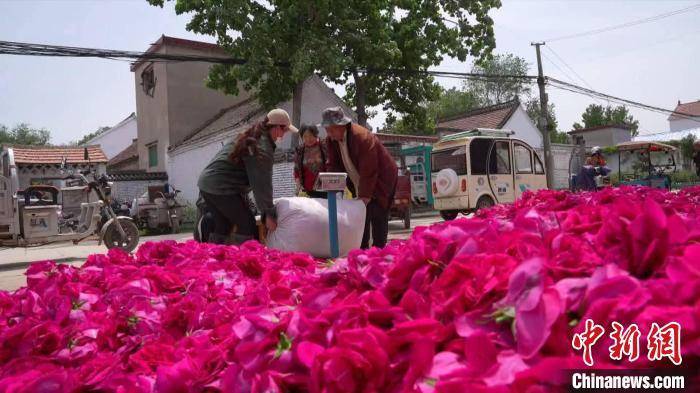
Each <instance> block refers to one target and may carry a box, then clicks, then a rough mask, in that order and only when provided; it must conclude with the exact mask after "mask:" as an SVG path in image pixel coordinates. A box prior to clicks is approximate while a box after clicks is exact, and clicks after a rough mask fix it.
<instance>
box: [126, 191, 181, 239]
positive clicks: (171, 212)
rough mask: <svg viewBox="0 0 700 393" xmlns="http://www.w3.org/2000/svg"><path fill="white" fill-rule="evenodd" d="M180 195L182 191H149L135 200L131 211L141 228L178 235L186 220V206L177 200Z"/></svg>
mask: <svg viewBox="0 0 700 393" xmlns="http://www.w3.org/2000/svg"><path fill="white" fill-rule="evenodd" d="M168 188H169V186H168ZM179 193H180V190H175V189H173V191H172V192H166V191H165V190H161V191H157V192H153V190H149V192H146V193H144V195H142V196H141V197H140V198H136V199H134V202H133V208H130V210H131V211H132V212H133V214H132V215H133V217H134V219H135V220H136V223H137V224H138V226H139V228H141V229H147V230H167V231H169V232H171V233H178V232H179V231H180V226H181V224H182V221H183V219H184V214H183V210H184V206H183V205H182V204H181V203H180V202H179V201H178V200H177V195H178V194H179Z"/></svg>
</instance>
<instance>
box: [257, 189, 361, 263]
mask: <svg viewBox="0 0 700 393" xmlns="http://www.w3.org/2000/svg"><path fill="white" fill-rule="evenodd" d="M337 206H338V246H339V247H338V249H339V251H340V256H346V255H347V254H348V252H350V250H354V249H356V248H359V247H360V244H361V243H362V233H363V232H364V229H365V204H364V203H363V202H362V201H361V200H338V201H337ZM275 207H276V209H277V229H276V230H275V231H274V232H272V233H270V234H269V235H268V236H267V246H268V247H270V248H275V249H278V250H282V251H298V252H306V253H309V254H311V255H313V256H315V257H318V258H330V256H331V253H330V239H329V233H328V201H327V200H325V199H316V198H297V197H294V198H280V199H278V200H276V201H275Z"/></svg>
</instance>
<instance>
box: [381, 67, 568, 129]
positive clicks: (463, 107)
mask: <svg viewBox="0 0 700 393" xmlns="http://www.w3.org/2000/svg"><path fill="white" fill-rule="evenodd" d="M472 72H474V73H480V74H484V75H490V76H494V77H495V78H491V79H476V80H469V81H467V82H465V83H464V84H463V86H462V88H461V89H457V88H451V89H449V90H444V89H442V88H440V89H439V90H438V94H437V97H436V98H435V99H434V100H432V101H428V102H427V103H422V104H420V105H416V107H417V108H419V109H418V110H417V111H416V112H417V113H419V114H420V115H421V116H424V118H419V116H418V115H415V114H414V115H412V116H403V117H401V118H400V119H398V118H397V116H395V115H393V114H392V115H390V116H388V118H387V123H386V124H385V128H387V129H388V130H391V131H392V132H396V133H402V134H434V133H435V124H436V121H437V119H440V118H445V117H449V116H452V115H455V114H458V113H461V112H466V111H469V110H472V109H476V108H480V107H484V106H489V105H494V104H499V103H502V102H506V101H510V100H513V99H515V98H519V99H520V100H521V101H526V100H527V97H529V95H530V93H531V86H530V84H531V81H529V80H526V79H517V78H500V76H505V75H527V73H528V64H527V62H526V61H525V59H524V58H522V57H518V56H515V55H513V54H502V55H500V54H499V55H495V56H489V57H487V58H485V59H483V60H482V61H480V62H478V63H477V64H476V65H475V66H474V67H473V68H472ZM553 108H554V107H553V105H552V107H551V110H550V118H551V119H553V121H551V123H550V124H551V125H552V126H553V127H554V129H555V130H556V127H557V123H556V119H555V118H554V109H553ZM528 113H530V111H529V112H528ZM534 113H539V111H537V112H534ZM537 116H539V115H536V116H535V117H533V120H534V121H535V122H537ZM560 139H561V138H560Z"/></svg>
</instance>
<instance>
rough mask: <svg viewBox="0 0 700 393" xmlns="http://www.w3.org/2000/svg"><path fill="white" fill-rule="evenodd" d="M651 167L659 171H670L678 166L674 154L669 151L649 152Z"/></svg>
mask: <svg viewBox="0 0 700 393" xmlns="http://www.w3.org/2000/svg"><path fill="white" fill-rule="evenodd" d="M649 157H650V158H651V165H652V166H654V167H658V169H662V170H663V169H670V168H673V167H675V166H676V163H675V160H674V158H673V153H672V152H670V151H668V150H652V151H650V152H649Z"/></svg>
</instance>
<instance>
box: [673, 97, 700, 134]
mask: <svg viewBox="0 0 700 393" xmlns="http://www.w3.org/2000/svg"><path fill="white" fill-rule="evenodd" d="M673 112H674V113H673V114H671V116H669V117H668V125H669V130H670V131H671V132H678V131H684V130H690V129H695V128H700V100H698V101H694V102H686V103H682V102H680V101H678V105H677V106H676V109H674V111H673Z"/></svg>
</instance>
